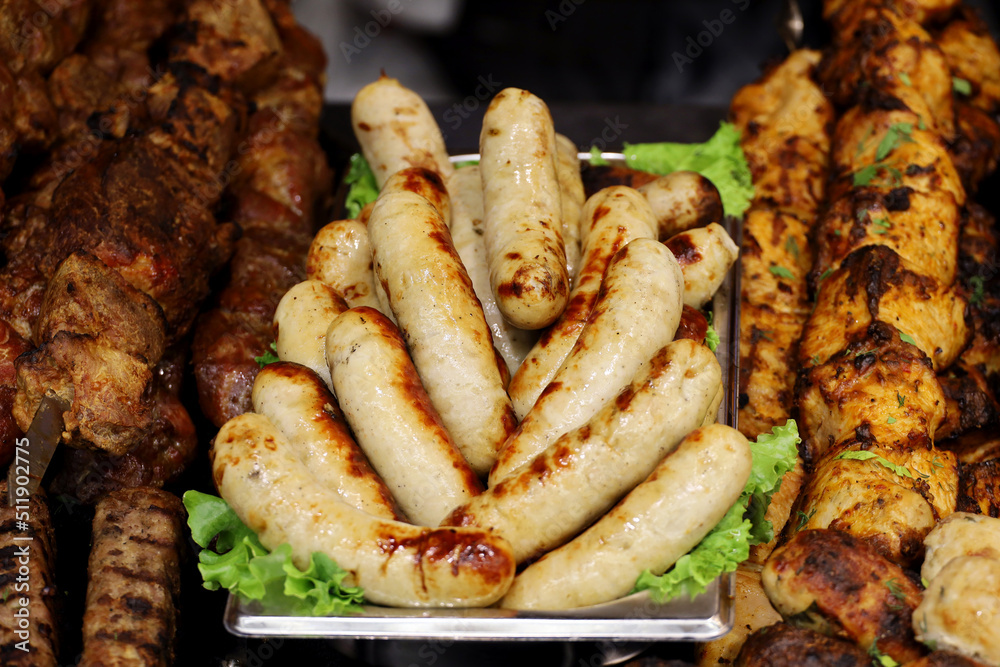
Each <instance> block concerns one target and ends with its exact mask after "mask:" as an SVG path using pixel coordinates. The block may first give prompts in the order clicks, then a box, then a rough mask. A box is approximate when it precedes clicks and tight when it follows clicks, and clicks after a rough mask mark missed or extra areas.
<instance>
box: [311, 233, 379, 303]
mask: <svg viewBox="0 0 1000 667" xmlns="http://www.w3.org/2000/svg"><path fill="white" fill-rule="evenodd" d="M306 275H307V276H308V277H309V278H311V279H313V280H319V281H322V282H324V283H326V284H327V285H329V286H330V287H332V288H333V289H334V290H336V292H337V294H339V295H340V296H341V297H342V298H343V299H344V301H345V302H347V305H348V306H349V307H351V308H356V307H358V306H371V307H372V308H380V305H379V301H378V296H377V294H376V287H377V286H376V284H375V272H374V270H373V269H372V248H371V244H369V243H368V227H367V226H365V224H364V223H362V222H361V221H359V220H334V221H333V222H331V223H329V224H328V225H325V226H324V227H323V228H322V229H320V230H319V231H318V232H316V236H315V237H314V238H313V241H312V244H311V245H310V246H309V254H308V256H307V257H306Z"/></svg>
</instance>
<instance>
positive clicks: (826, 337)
mask: <svg viewBox="0 0 1000 667" xmlns="http://www.w3.org/2000/svg"><path fill="white" fill-rule="evenodd" d="M825 13H826V15H827V16H828V18H829V19H830V20H831V22H832V24H833V27H834V35H835V37H834V44H833V46H832V47H831V48H830V49H828V50H827V52H826V53H825V55H824V57H823V60H822V61H821V62H820V63H819V65H818V68H817V70H816V78H817V80H818V81H819V83H820V84H821V85H822V88H823V90H824V91H825V92H826V94H827V95H828V97H829V98H830V101H831V102H832V103H833V104H834V105H835V107H837V108H839V109H841V110H842V113H841V115H840V116H839V119H838V121H837V124H836V128H835V131H834V134H833V140H832V147H831V154H830V170H831V174H830V179H829V184H828V192H827V201H826V203H825V206H824V207H823V210H822V212H821V213H820V216H819V218H818V220H817V222H816V226H815V228H814V230H813V232H812V243H813V248H814V253H815V261H814V263H813V267H812V270H811V273H810V274H809V283H810V284H809V287H810V290H811V291H812V292H813V293H814V301H815V304H814V305H813V306H812V310H811V313H810V314H809V315H808V318H807V319H806V320H805V324H804V327H803V330H802V336H801V340H800V341H799V343H798V346H797V364H798V368H799V372H798V380H797V383H796V387H795V391H794V399H792V397H791V396H788V397H785V398H784V402H783V407H784V408H785V409H786V410H788V413H790V414H794V415H797V416H798V418H799V421H800V425H801V431H802V435H803V447H802V455H803V459H804V461H805V464H806V466H805V467H806V471H807V477H806V481H805V483H804V486H803V489H802V492H801V494H800V496H799V498H798V500H797V502H796V505H795V507H794V510H795V512H794V514H793V520H792V521H789V522H788V523H786V524H785V528H784V534H783V543H782V545H781V546H779V548H778V549H777V550H776V551H774V552H773V553H772V554H771V556H770V557H769V558H768V560H767V561H766V565H765V566H764V569H763V572H762V581H763V588H764V590H765V592H766V594H767V598H768V600H769V601H770V603H771V605H773V608H774V609H772V610H766V609H765V611H764V612H763V613H762V614H761V616H762V617H763V618H757V619H755V620H754V621H753V623H756V625H757V626H760V625H769V624H770V623H771V622H772V621H773V620H775V614H774V613H773V612H774V610H777V611H778V612H780V614H781V616H782V617H784V619H785V620H786V621H787V622H789V623H791V624H793V625H796V626H799V627H798V628H788V627H785V626H779V627H778V629H775V628H774V627H766V628H763V629H761V630H759V631H757V633H755V634H754V635H753V636H752V638H751V640H750V641H749V642H748V643H747V644H746V645H745V646H744V649H743V651H742V652H741V653H740V655H739V657H738V659H737V661H736V662H737V664H747V665H750V664H772V665H775V664H804V660H805V657H804V656H807V655H810V656H816V655H817V652H819V653H821V654H822V656H824V659H831V658H833V657H834V656H837V659H838V660H840V662H838V663H837V664H867V663H868V662H870V661H871V660H872V656H875V659H876V660H879V661H880V663H881V664H902V663H907V662H913V664H917V663H916V661H918V660H925V658H924V656H925V655H926V654H927V653H928V648H927V646H933V645H934V644H935V642H937V643H938V645H940V646H941V648H950V649H953V650H958V651H960V652H962V653H964V654H965V655H966V656H969V659H968V660H967V659H966V658H954V660H956V661H957V662H955V663H954V664H978V663H975V660H976V659H982V658H985V659H986V661H987V662H988V663H989V664H994V663H995V662H996V661H997V660H998V659H1000V658H998V657H997V656H996V655H995V654H993V655H991V654H990V653H989V648H988V647H984V644H985V643H987V641H988V637H989V635H990V631H989V630H988V629H987V626H985V625H983V620H982V618H980V619H979V620H978V621H977V620H975V619H974V620H973V621H972V622H970V623H968V624H966V626H967V627H966V628H965V634H964V636H962V635H959V634H951V635H949V632H953V631H954V628H950V629H949V628H946V627H945V626H946V625H947V624H941V623H937V620H938V619H940V618H943V617H944V616H946V615H948V614H952V615H953V616H952V617H954V615H955V614H958V615H959V616H960V617H962V618H963V619H965V618H968V617H967V616H961V607H958V606H953V607H952V608H951V609H948V610H944V609H942V608H940V607H935V604H938V603H937V600H939V599H940V598H938V597H937V596H935V598H934V599H933V600H932V599H931V598H929V597H927V596H925V595H924V594H923V592H922V590H921V588H920V586H917V585H916V584H915V583H914V579H913V578H912V577H911V576H909V575H908V573H910V572H912V571H913V570H914V568H917V567H918V566H919V565H920V563H921V561H923V560H924V556H925V539H927V540H930V539H931V538H928V534H930V533H931V532H932V531H933V530H937V528H935V527H936V526H938V525H945V524H944V523H942V521H943V520H946V519H947V518H948V517H949V516H950V515H952V513H953V512H954V511H955V509H956V503H957V497H958V495H959V493H960V488H962V489H966V488H969V487H968V485H966V486H965V487H960V479H959V468H958V464H957V461H956V457H955V454H954V453H953V452H951V451H948V450H946V449H943V448H942V447H940V446H936V444H935V438H936V437H939V434H940V432H941V431H940V429H941V427H942V424H944V423H945V416H946V412H947V410H949V409H951V410H952V411H955V410H959V411H962V410H965V412H968V413H969V414H968V416H967V417H965V418H964V419H963V418H962V417H961V414H959V416H958V417H956V423H957V426H956V428H954V429H953V430H952V431H951V433H952V434H954V433H955V431H956V430H958V429H959V428H968V426H969V425H970V424H972V423H974V422H976V420H977V419H978V420H979V423H983V422H982V416H983V414H984V412H986V410H984V409H980V410H979V411H978V412H970V411H969V410H967V409H966V408H972V407H974V405H973V403H974V402H975V401H966V403H967V405H963V404H961V403H960V402H959V401H958V400H955V401H953V402H952V403H953V405H952V406H948V407H946V406H947V401H946V395H945V391H944V390H943V389H942V385H943V384H947V383H946V382H944V383H943V382H942V381H941V380H939V374H942V373H947V372H948V370H947V369H949V368H953V367H954V366H953V365H954V364H955V363H956V361H957V360H959V359H961V358H962V357H965V356H966V355H969V351H970V350H973V349H975V345H973V347H970V348H967V349H966V344H967V341H968V339H969V336H970V329H975V328H976V326H977V324H976V314H975V308H973V309H970V310H969V311H967V302H969V301H972V299H971V298H970V295H971V293H972V290H970V287H972V288H973V289H974V288H975V284H976V282H977V281H975V280H972V281H971V285H970V280H969V279H970V278H972V277H974V276H975V275H976V274H970V273H968V269H963V268H962V267H960V263H959V257H960V253H959V248H960V239H961V246H962V247H963V249H967V250H963V252H965V253H967V254H970V255H971V254H973V253H974V252H975V251H980V252H990V248H991V247H993V246H991V245H990V242H989V241H990V239H991V238H992V236H991V234H992V231H991V230H990V231H987V230H989V228H990V225H989V223H986V222H985V221H984V220H983V217H984V216H983V213H982V212H981V211H979V210H977V209H976V207H975V206H974V205H969V204H968V203H967V192H969V191H973V190H974V189H975V186H976V183H977V182H978V179H979V178H981V177H982V176H983V175H985V174H986V173H988V172H989V171H990V170H991V169H992V168H993V166H994V165H995V161H996V154H995V151H996V148H997V145H996V143H995V142H993V141H992V140H991V139H990V137H991V136H993V135H991V133H992V132H995V129H994V128H993V126H995V121H994V120H993V115H994V114H995V109H993V108H991V107H989V106H988V105H986V108H985V109H983V108H979V107H975V106H974V105H972V104H971V103H970V99H971V100H977V99H978V100H979V101H980V103H982V102H983V98H982V97H981V96H982V94H983V92H984V91H989V89H990V85H989V81H990V77H992V76H995V75H994V74H993V72H996V68H995V67H994V68H990V67H979V68H978V70H977V71H979V72H980V73H979V74H977V75H976V76H975V77H973V78H972V80H971V81H970V80H967V79H964V78H961V77H959V74H958V73H959V72H961V73H963V74H967V75H969V76H970V77H972V76H973V72H971V71H964V70H960V69H959V67H960V64H961V63H960V61H957V60H956V59H955V58H953V57H950V56H949V55H948V51H947V50H946V48H945V47H944V46H939V44H938V43H937V42H936V41H935V36H936V37H937V38H938V39H943V38H944V37H943V36H945V35H952V37H951V39H955V37H954V34H955V33H956V32H957V31H960V30H961V31H964V34H966V35H967V36H968V39H969V40H970V43H972V44H974V45H976V48H978V49H979V51H980V55H981V56H984V57H988V58H993V57H994V56H993V54H994V53H996V46H995V44H993V43H992V41H991V40H989V39H988V36H987V35H985V32H983V31H982V30H981V29H980V24H978V23H977V22H976V21H975V20H974V17H973V15H972V14H971V13H969V12H968V10H965V9H961V10H958V11H955V7H954V6H953V3H924V4H920V3H881V2H866V3H836V2H829V3H827V5H826V6H825ZM949 19H952V21H951V22H949ZM922 23H925V24H927V25H928V26H931V27H932V28H933V30H932V31H933V33H934V34H933V35H932V33H931V32H929V31H928V29H927V28H925V27H924V26H923V25H922ZM942 26H943V27H942ZM973 37H974V38H975V40H973V39H972V38H973ZM977 40H978V41H977ZM987 42H988V44H987ZM958 51H960V50H958ZM965 53H966V55H968V52H967V51H966V52H965ZM793 58H794V56H793ZM984 73H986V74H984ZM953 77H957V79H955V78H953ZM958 79H960V80H961V81H964V82H966V85H968V86H969V89H968V91H967V92H966V93H963V92H962V90H963V89H964V85H962V84H956V81H957V80H958ZM968 93H974V94H972V95H970V94H968ZM739 99H740V97H739V96H738V97H737V100H739ZM735 111H737V109H736V108H735V105H734V112H735ZM980 111H981V112H982V113H980ZM991 124H992V125H991ZM969 221H972V223H971V227H970V222H969ZM963 223H964V224H963ZM966 228H969V231H968V232H967V231H966ZM977 232H978V236H977V235H976V233H977ZM756 236H757V235H756V234H755V235H754V237H755V238H756ZM983 239H985V241H983ZM977 241H983V242H981V243H977ZM984 248H985V250H984ZM966 263H968V262H966ZM792 270H794V268H793V266H792V265H791V264H789V266H788V267H786V270H784V271H782V270H778V271H774V270H773V269H772V270H771V273H777V274H785V273H786V271H787V272H788V273H791V272H792ZM979 280H980V281H982V280H983V277H982V276H981V275H980V276H979ZM744 289H746V285H745V284H744ZM779 290H780V288H779ZM778 293H779V294H780V291H779V292H778ZM744 294H745V293H744ZM980 298H981V299H982V300H984V301H985V300H986V299H987V297H986V296H981V297H980ZM967 312H970V313H971V316H970V317H968V318H967V317H966V314H967ZM745 316H746V313H745V312H744V317H745ZM744 326H746V324H745V325H744ZM984 329H985V330H984V331H983V336H982V337H983V339H984V345H982V346H981V348H982V349H981V351H980V352H978V355H979V356H978V357H977V358H975V359H973V358H972V357H968V358H967V362H968V363H967V367H968V368H970V369H972V370H973V371H975V372H978V373H982V369H983V363H982V359H983V358H984V357H987V358H992V355H993V354H995V352H994V351H992V350H990V351H986V349H985V348H987V347H989V346H988V345H987V344H986V343H987V342H988V341H987V340H986V339H988V338H989V334H988V325H987V326H986V327H984ZM963 349H966V351H965V352H963ZM959 364H961V362H959ZM959 367H960V366H959ZM754 368H756V366H754ZM967 375H968V374H967ZM942 377H946V376H945V375H942ZM987 384H988V383H983V382H979V383H976V382H975V381H974V380H973V381H971V387H970V386H969V384H968V383H967V384H966V390H965V394H962V396H965V397H969V396H972V397H980V398H982V397H984V396H985V397H986V399H982V400H989V394H988V392H986V391H985V390H986V389H988V386H987ZM960 389H961V387H960ZM955 395H956V396H958V395H960V394H958V393H956V394H955ZM792 400H794V404H792V402H791V401H792ZM749 405H751V404H749V403H748V406H749ZM946 433H948V432H947V431H946ZM979 482H980V483H981V484H980V486H988V485H989V482H988V481H987V480H985V479H983V478H980V479H979ZM977 508H978V510H979V511H986V510H988V508H984V507H983V505H982V504H977ZM997 565H998V566H1000V562H998V563H997ZM990 567H993V566H992V565H987V571H988V569H989V568H990ZM925 569H926V562H925ZM990 581H991V579H990V578H989V577H988V576H987V577H986V578H985V579H984V581H983V584H984V585H986V586H987V587H988V586H990V585H991V584H990V583H989V582H990ZM927 585H930V586H934V585H935V583H934V582H933V581H931V582H929V583H928V584H927ZM755 599H756V600H757V601H758V604H759V605H760V606H765V607H766V605H764V604H763V603H762V602H761V601H760V598H759V596H758V597H757V598H755ZM922 600H923V602H922ZM982 613H985V614H987V615H988V614H989V613H991V612H990V611H989V610H988V608H987V609H985V611H983V612H982ZM987 623H988V621H987ZM817 631H819V633H822V634H817ZM823 635H827V636H826V637H824V636H823ZM858 649H860V651H858ZM928 659H929V658H928ZM935 659H937V658H935ZM706 664H716V663H706ZM921 664H923V663H921ZM927 664H936V663H927Z"/></svg>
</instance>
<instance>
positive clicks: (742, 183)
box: [622, 123, 754, 216]
mask: <svg viewBox="0 0 1000 667" xmlns="http://www.w3.org/2000/svg"><path fill="white" fill-rule="evenodd" d="M622 152H623V153H624V154H625V160H626V162H627V163H628V166H629V167H632V168H633V169H640V170H642V171H649V172H652V173H654V174H669V173H670V172H673V171H682V170H690V171H697V172H698V173H700V174H701V175H703V176H705V177H706V178H708V179H709V180H710V181H712V183H714V184H715V187H717V188H718V189H719V195H720V196H721V197H722V207H723V209H724V210H725V213H726V215H732V216H740V215H743V212H744V211H745V210H747V208H748V207H749V206H750V200H751V199H753V192H754V190H753V179H752V178H751V175H750V166H749V165H748V164H747V161H746V157H745V156H744V155H743V149H742V148H741V147H740V133H739V130H737V129H736V127H735V126H733V125H732V124H731V123H721V124H720V126H719V129H718V130H717V131H716V133H715V134H714V135H712V138H711V139H709V140H708V141H706V142H705V143H701V144H678V143H667V142H664V143H655V144H629V143H626V144H625V147H624V149H623V151H622Z"/></svg>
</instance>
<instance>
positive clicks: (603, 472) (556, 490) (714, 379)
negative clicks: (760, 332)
mask: <svg viewBox="0 0 1000 667" xmlns="http://www.w3.org/2000/svg"><path fill="white" fill-rule="evenodd" d="M721 378H722V370H721V369H720V367H719V362H718V361H716V359H715V355H713V354H712V353H711V352H710V351H709V350H708V348H706V347H705V346H704V345H699V344H698V343H695V342H693V341H690V340H678V341H674V342H672V343H670V344H668V345H667V346H666V347H664V348H663V349H661V350H660V351H659V352H657V353H656V354H655V355H653V357H652V359H650V360H649V361H648V363H647V364H646V365H645V366H644V367H643V368H642V369H640V370H639V372H638V373H636V376H635V379H634V380H633V381H632V384H631V385H630V386H628V387H626V388H625V389H624V390H623V391H622V392H621V393H620V394H618V396H617V397H616V398H615V399H614V400H612V401H609V402H608V403H607V404H606V405H605V406H604V407H603V408H602V409H601V411H600V412H598V413H597V414H596V415H594V417H593V418H592V419H591V420H590V421H589V422H587V423H586V424H584V425H583V426H581V427H579V428H577V429H576V430H574V431H571V432H569V433H567V434H565V435H563V436H562V437H561V438H559V439H558V440H557V441H556V442H554V443H552V445H550V446H549V448H548V449H547V450H545V452H544V453H542V454H540V455H539V456H538V457H537V458H536V459H535V460H534V461H532V462H531V464H530V465H527V466H525V467H524V468H522V469H521V470H519V471H518V472H515V473H514V474H513V475H511V476H510V477H508V478H507V479H505V480H503V481H502V482H500V483H499V484H497V485H496V486H494V487H491V488H490V489H488V490H487V491H486V492H485V493H483V494H482V495H479V496H476V497H475V498H473V499H472V500H471V501H469V502H468V503H466V504H465V505H463V506H461V507H458V508H456V509H455V510H454V511H453V512H452V513H451V514H450V515H449V516H448V518H447V519H446V520H445V521H444V524H443V525H449V526H479V527H482V528H490V529H492V530H493V531H494V532H495V533H496V534H497V535H502V536H503V537H504V538H506V539H507V541H508V542H510V544H511V546H512V547H513V550H514V556H515V558H516V559H517V562H518V563H522V562H524V561H526V560H528V559H530V558H534V557H536V556H539V555H541V554H542V553H544V552H546V551H548V550H550V549H553V548H555V547H557V546H559V545H561V544H563V543H565V542H566V541H567V540H569V539H570V538H571V537H573V535H575V534H576V533H577V532H579V531H580V530H581V529H583V528H584V527H586V526H587V525H589V524H590V523H591V522H592V521H593V520H594V519H596V518H597V517H599V516H600V515H601V514H603V513H604V512H605V511H607V510H608V509H609V508H610V507H611V506H612V505H613V504H614V503H615V502H616V501H617V500H618V499H620V498H621V497H622V496H624V495H625V494H626V493H628V491H630V490H631V489H632V488H633V487H634V486H635V485H636V484H638V483H639V482H641V481H642V480H643V479H644V478H645V477H646V476H647V475H649V473H651V472H652V471H653V468H655V467H656V465H657V464H658V463H659V462H660V460H661V459H662V458H663V457H664V456H666V454H667V453H669V452H670V451H672V450H673V449H674V448H675V447H676V446H677V444H678V443H680V441H681V439H682V438H683V437H684V436H685V435H687V434H688V433H690V432H691V431H693V430H694V429H695V428H697V427H698V426H700V425H701V424H702V422H703V420H704V419H705V412H706V410H707V409H708V406H709V403H710V402H711V400H712V398H713V396H714V395H715V392H716V390H717V388H718V385H719V382H720V381H721Z"/></svg>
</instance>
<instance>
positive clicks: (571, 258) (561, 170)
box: [556, 133, 587, 284]
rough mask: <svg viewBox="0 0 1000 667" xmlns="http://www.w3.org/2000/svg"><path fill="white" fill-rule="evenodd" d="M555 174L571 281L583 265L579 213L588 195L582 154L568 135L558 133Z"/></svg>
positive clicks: (568, 272) (567, 270)
mask: <svg viewBox="0 0 1000 667" xmlns="http://www.w3.org/2000/svg"><path fill="white" fill-rule="evenodd" d="M556 177H557V178H558V179H559V202H560V209H559V210H560V217H561V218H562V235H563V244H564V246H565V247H566V273H567V274H568V275H569V278H570V283H571V284H572V282H573V279H574V278H575V276H576V273H577V271H578V270H579V267H580V213H581V210H582V209H583V202H584V201H586V199H587V196H586V195H585V194H584V190H583V178H582V177H581V176H580V157H579V154H578V152H577V150H576V144H574V143H573V142H572V141H571V140H570V139H569V137H566V136H565V135H562V134H558V133H557V134H556Z"/></svg>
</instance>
